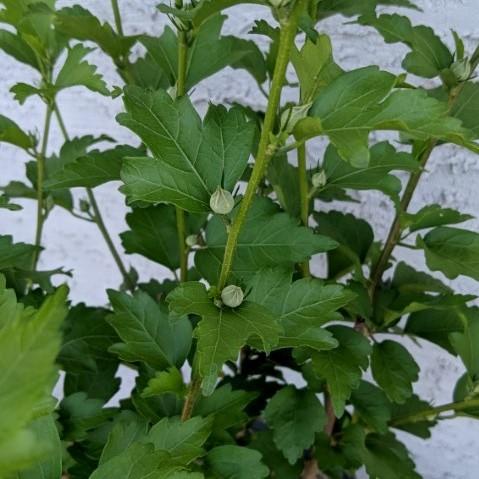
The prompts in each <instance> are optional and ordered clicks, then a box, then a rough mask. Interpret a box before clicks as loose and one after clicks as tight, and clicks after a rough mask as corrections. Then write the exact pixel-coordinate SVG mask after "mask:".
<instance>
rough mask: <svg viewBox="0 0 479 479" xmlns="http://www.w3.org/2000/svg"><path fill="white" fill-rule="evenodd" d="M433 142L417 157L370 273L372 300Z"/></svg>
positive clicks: (396, 240) (397, 239)
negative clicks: (417, 164) (379, 253)
mask: <svg viewBox="0 0 479 479" xmlns="http://www.w3.org/2000/svg"><path fill="white" fill-rule="evenodd" d="M436 143H437V142H436V141H435V140H430V141H429V142H428V144H427V146H426V148H425V149H424V150H423V152H422V153H421V154H420V156H419V165H420V167H419V169H418V170H417V171H415V172H414V173H412V174H411V176H410V177H409V181H408V182H407V185H406V189H405V190H404V194H403V196H402V198H401V202H400V204H399V209H398V212H397V213H396V216H395V218H394V221H393V224H392V225H391V228H390V230H389V234H388V237H387V239H386V243H385V244H384V248H383V250H382V251H381V255H380V257H379V259H378V261H377V262H376V264H375V265H374V268H373V270H372V273H371V285H370V291H371V297H372V298H374V295H375V293H376V289H377V287H378V284H379V282H380V281H381V278H382V277H383V274H384V271H385V270H386V268H387V265H388V262H389V259H390V258H391V255H392V252H393V250H394V248H395V247H396V245H397V244H398V242H399V240H400V237H401V214H403V213H404V212H406V211H407V210H408V208H409V205H410V203H411V200H412V197H413V195H414V192H415V191H416V187H417V185H418V183H419V180H420V179H421V175H422V173H423V171H424V168H425V166H426V163H427V161H428V160H429V157H430V156H431V153H432V150H433V149H434V147H435V146H436Z"/></svg>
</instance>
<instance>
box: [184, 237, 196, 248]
mask: <svg viewBox="0 0 479 479" xmlns="http://www.w3.org/2000/svg"><path fill="white" fill-rule="evenodd" d="M185 243H186V246H188V247H189V248H191V247H193V246H196V245H197V244H198V235H188V236H187V237H186V239H185Z"/></svg>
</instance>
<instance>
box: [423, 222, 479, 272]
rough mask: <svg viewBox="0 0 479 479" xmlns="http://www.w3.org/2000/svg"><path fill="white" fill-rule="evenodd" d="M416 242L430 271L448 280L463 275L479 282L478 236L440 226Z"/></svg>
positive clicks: (469, 232)
mask: <svg viewBox="0 0 479 479" xmlns="http://www.w3.org/2000/svg"><path fill="white" fill-rule="evenodd" d="M417 240H418V245H419V246H421V247H422V248H423V249H424V253H425V255H426V263H427V265H428V267H429V268H430V269H431V270H433V271H441V272H442V273H444V274H445V275H446V276H447V277H448V278H450V279H454V278H457V277H458V276H459V275H464V276H469V277H470V278H473V279H475V280H477V281H479V234H477V233H475V232H474V231H468V230H462V229H459V228H449V227H447V226H441V227H439V228H435V229H433V230H432V231H430V232H429V233H428V234H427V235H426V236H424V238H421V237H418V239H417Z"/></svg>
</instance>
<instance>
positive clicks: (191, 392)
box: [181, 373, 201, 421]
mask: <svg viewBox="0 0 479 479" xmlns="http://www.w3.org/2000/svg"><path fill="white" fill-rule="evenodd" d="M200 392H201V378H200V377H199V376H197V375H193V373H192V375H191V383H190V386H189V388H188V394H187V395H186V398H185V404H184V405H183V410H182V412H181V420H182V421H187V420H188V419H189V418H190V417H191V415H192V413H193V408H194V407H195V404H196V401H197V399H198V397H199V395H200Z"/></svg>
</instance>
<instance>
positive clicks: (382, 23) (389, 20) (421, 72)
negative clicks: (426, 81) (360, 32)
mask: <svg viewBox="0 0 479 479" xmlns="http://www.w3.org/2000/svg"><path fill="white" fill-rule="evenodd" d="M359 23H361V24H362V25H370V26H372V27H374V28H376V30H377V31H378V32H379V33H380V34H381V35H382V36H383V37H384V40H385V41H386V42H387V43H398V42H401V43H404V44H406V45H407V46H408V47H409V48H410V49H411V52H410V53H408V54H407V55H406V57H405V58H404V60H403V63H402V66H403V68H404V69H405V70H406V71H408V72H409V73H412V74H414V75H418V76H421V77H425V78H433V77H435V76H438V75H440V73H441V71H442V70H444V69H446V68H448V67H449V66H450V65H451V63H452V62H453V60H454V59H453V56H452V54H451V52H450V51H449V49H448V48H447V46H446V45H444V43H443V42H442V41H441V39H440V38H439V37H438V36H437V35H436V34H435V33H434V31H433V30H432V29H431V28H429V27H426V26H424V25H419V26H414V27H413V26H412V25H411V22H410V20H409V19H408V18H407V17H403V16H400V15H397V14H393V15H380V16H379V17H376V16H374V15H367V16H363V17H361V18H360V19H359Z"/></svg>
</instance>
